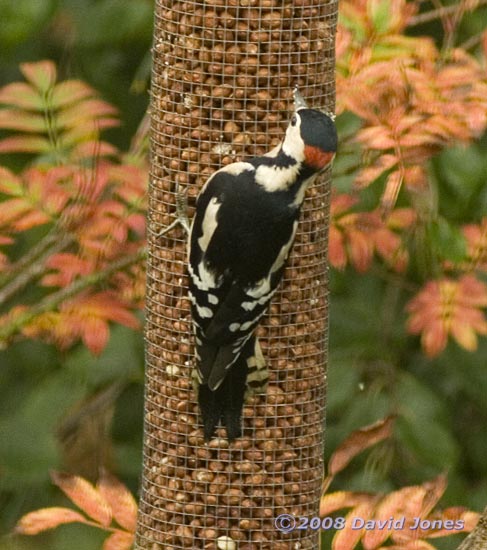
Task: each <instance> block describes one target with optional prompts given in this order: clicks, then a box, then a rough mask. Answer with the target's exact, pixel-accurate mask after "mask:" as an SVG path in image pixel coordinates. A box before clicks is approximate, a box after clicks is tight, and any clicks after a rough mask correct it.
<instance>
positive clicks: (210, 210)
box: [198, 197, 221, 252]
mask: <svg viewBox="0 0 487 550" xmlns="http://www.w3.org/2000/svg"><path fill="white" fill-rule="evenodd" d="M220 207H221V203H220V202H218V199H217V198H216V197H213V198H212V199H211V200H210V202H209V203H208V206H207V207H206V210H205V216H204V218H203V223H202V224H201V230H202V232H203V234H202V235H201V237H200V238H199V239H198V245H199V247H200V248H201V251H202V252H206V249H207V248H208V245H209V244H210V241H211V238H212V237H213V233H214V232H215V229H216V228H217V226H218V222H217V221H216V217H217V215H218V210H220Z"/></svg>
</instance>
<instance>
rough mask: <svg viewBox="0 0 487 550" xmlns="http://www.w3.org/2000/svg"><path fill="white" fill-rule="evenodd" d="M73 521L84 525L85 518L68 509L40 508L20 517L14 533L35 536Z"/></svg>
mask: <svg viewBox="0 0 487 550" xmlns="http://www.w3.org/2000/svg"><path fill="white" fill-rule="evenodd" d="M75 521H78V522H81V523H86V521H87V520H86V518H85V517H84V516H82V515H81V514H80V513H78V512H75V511H74V510H70V509H69V508H61V507H52V508H41V509H40V510H36V511H35V512H30V513H29V514H26V515H25V516H22V517H21V518H20V520H19V521H18V523H17V525H16V526H15V532H16V533H19V534H21V535H37V533H41V532H42V531H47V530H48V529H54V528H55V527H58V526H59V525H62V524H63V523H73V522H75Z"/></svg>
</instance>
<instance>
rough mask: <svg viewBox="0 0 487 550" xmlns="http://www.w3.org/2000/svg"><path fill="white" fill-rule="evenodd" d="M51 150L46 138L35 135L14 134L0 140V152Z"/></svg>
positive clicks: (39, 151) (42, 151)
mask: <svg viewBox="0 0 487 550" xmlns="http://www.w3.org/2000/svg"><path fill="white" fill-rule="evenodd" d="M50 150H51V144H50V143H49V140H48V139H45V138H42V137H36V136H14V137H8V138H5V139H2V140H0V153H45V152H47V151H50Z"/></svg>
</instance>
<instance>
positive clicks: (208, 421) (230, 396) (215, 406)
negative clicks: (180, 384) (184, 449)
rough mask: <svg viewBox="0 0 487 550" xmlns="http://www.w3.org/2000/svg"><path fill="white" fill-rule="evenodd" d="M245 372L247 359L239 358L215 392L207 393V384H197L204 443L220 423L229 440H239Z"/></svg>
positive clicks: (208, 390)
mask: <svg viewBox="0 0 487 550" xmlns="http://www.w3.org/2000/svg"><path fill="white" fill-rule="evenodd" d="M247 372H248V367H247V362H246V360H244V359H242V360H241V359H240V358H239V360H237V362H236V363H235V364H234V365H232V367H231V368H230V370H229V371H228V373H227V376H226V377H225V380H224V381H223V382H222V384H221V385H220V386H219V387H218V388H217V389H216V390H214V391H212V390H210V388H209V387H208V385H207V384H202V385H200V388H199V392H198V402H199V405H200V409H201V415H202V417H203V432H204V436H205V441H209V440H210V439H211V438H212V437H213V434H214V433H215V430H216V428H217V426H218V424H219V422H220V420H221V421H222V424H223V425H224V426H225V428H226V432H227V438H228V440H229V441H233V440H234V439H236V438H237V437H240V435H241V433H242V426H241V424H242V409H243V403H244V395H245V388H246V380H247Z"/></svg>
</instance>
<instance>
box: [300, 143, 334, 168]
mask: <svg viewBox="0 0 487 550" xmlns="http://www.w3.org/2000/svg"><path fill="white" fill-rule="evenodd" d="M334 156H335V153H333V152H332V151H323V150H322V149H320V148H319V147H314V146H313V145H306V147H305V148H304V159H305V160H304V161H305V162H306V164H307V165H308V166H311V167H312V168H316V169H317V170H322V169H323V168H324V167H325V166H326V165H327V164H329V163H330V162H331V161H332V160H333V157H334Z"/></svg>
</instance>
